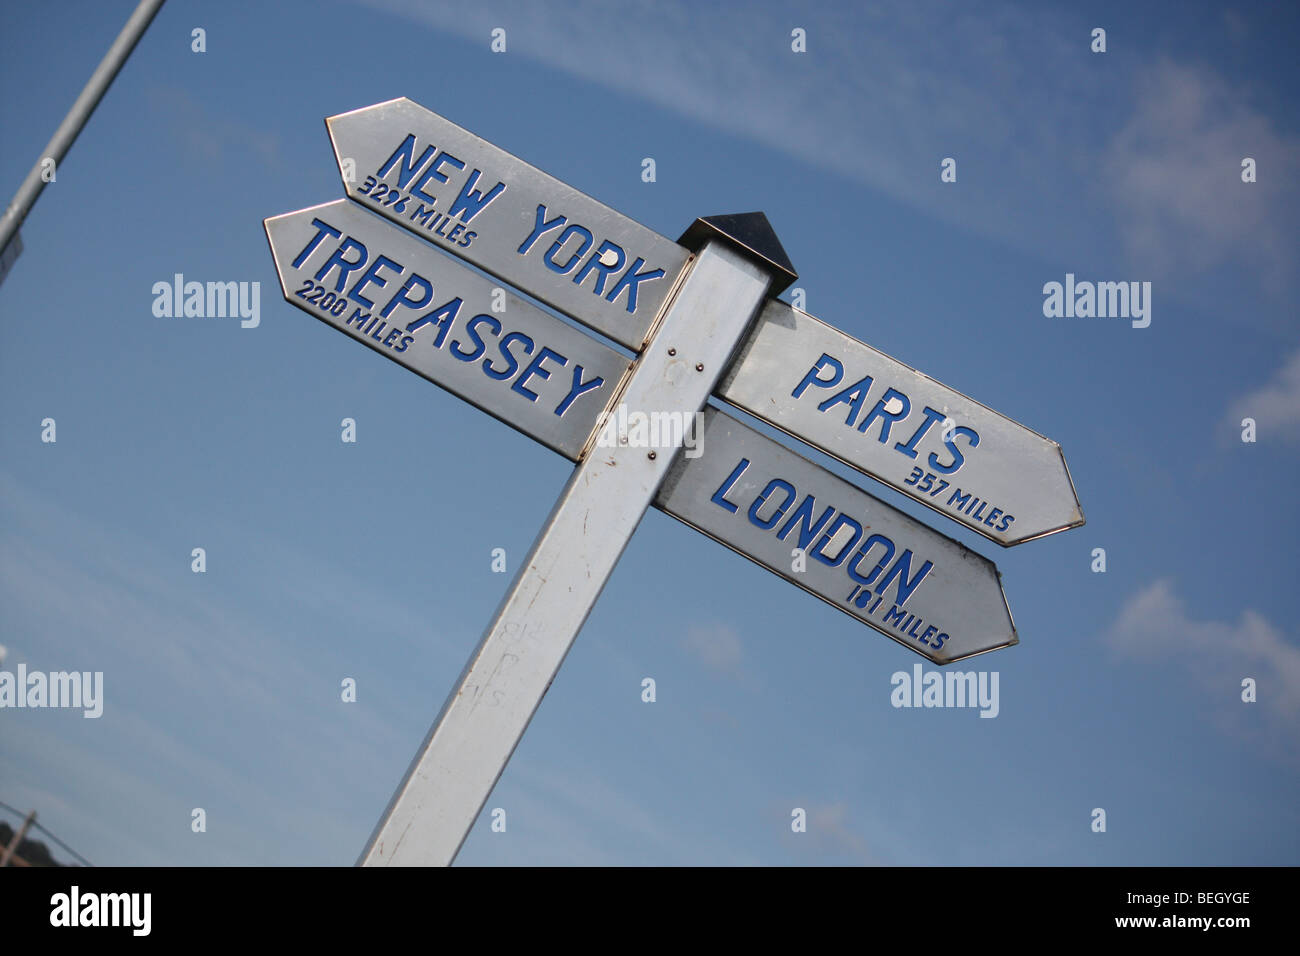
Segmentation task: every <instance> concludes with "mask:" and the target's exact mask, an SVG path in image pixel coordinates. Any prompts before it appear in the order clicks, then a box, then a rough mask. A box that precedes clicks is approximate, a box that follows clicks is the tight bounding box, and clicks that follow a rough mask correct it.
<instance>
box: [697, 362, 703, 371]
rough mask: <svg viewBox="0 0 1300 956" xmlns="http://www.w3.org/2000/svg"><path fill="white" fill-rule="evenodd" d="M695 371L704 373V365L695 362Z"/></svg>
mask: <svg viewBox="0 0 1300 956" xmlns="http://www.w3.org/2000/svg"><path fill="white" fill-rule="evenodd" d="M695 371H697V372H703V371H704V363H703V362H696V363H695Z"/></svg>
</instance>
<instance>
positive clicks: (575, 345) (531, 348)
mask: <svg viewBox="0 0 1300 956" xmlns="http://www.w3.org/2000/svg"><path fill="white" fill-rule="evenodd" d="M265 225H266V235H267V238H268V239H269V240H270V243H271V255H272V256H273V257H274V258H275V269H276V272H277V273H279V276H280V287H281V289H282V290H283V292H284V298H285V301H287V302H291V303H293V304H294V305H296V306H298V308H300V309H302V310H303V311H304V312H307V313H309V314H311V315H314V316H315V317H316V318H318V319H320V320H321V321H322V322H324V323H325V324H327V325H330V326H333V327H334V328H336V329H338V330H339V331H340V332H343V333H345V334H346V335H348V336H349V337H351V338H353V339H356V340H357V341H359V342H362V343H364V344H365V345H367V346H369V347H370V348H372V349H374V350H375V351H376V352H378V353H379V354H381V355H384V356H386V357H388V358H390V359H392V360H393V361H394V362H397V363H398V364H399V365H404V366H405V367H406V368H408V369H410V370H411V371H412V372H415V373H416V374H417V375H421V376H423V377H424V378H426V379H428V380H429V381H431V382H433V383H434V384H435V385H440V386H442V387H443V388H445V389H446V390H447V391H449V392H451V393H452V394H453V395H458V396H460V397H461V398H463V399H465V400H466V401H467V402H469V403H470V404H472V405H475V406H477V407H478V408H481V409H482V410H483V411H485V412H487V413H488V414H490V415H492V416H494V417H495V418H498V419H500V420H501V421H503V422H505V423H506V424H507V425H510V426H511V427H513V428H517V429H519V431H521V432H523V433H524V434H525V435H528V436H530V437H532V438H535V439H537V441H539V442H541V443H542V444H543V445H546V446H547V447H548V448H552V449H554V450H555V451H558V452H559V453H560V454H562V455H564V456H565V457H566V458H568V459H570V460H572V461H576V460H577V459H578V456H579V454H580V453H581V451H582V448H583V445H584V444H585V443H586V441H587V437H588V436H589V435H590V434H591V432H592V430H593V429H594V428H595V426H596V423H597V421H598V419H599V418H600V414H601V412H602V411H603V410H604V409H605V406H606V405H607V404H608V402H609V401H610V399H611V398H612V396H613V394H614V391H615V390H616V389H617V388H618V384H619V381H620V379H621V378H622V377H623V375H624V373H625V372H626V371H627V369H628V367H629V364H630V363H629V362H628V360H627V359H626V358H625V357H624V356H622V355H620V354H619V353H618V352H617V351H615V350H614V349H612V348H610V347H609V346H607V345H604V344H602V343H600V342H597V341H596V340H595V339H593V338H592V337H591V336H589V335H584V334H583V333H582V332H579V331H578V330H577V329H574V328H572V327H571V326H568V325H566V324H565V323H564V322H562V321H560V320H559V319H557V318H556V317H555V316H553V315H548V314H547V313H546V312H544V311H543V310H541V309H539V308H538V307H537V306H535V305H531V304H530V303H528V302H525V301H524V300H523V299H521V298H519V297H518V296H516V295H511V294H510V293H508V292H506V291H505V290H504V289H500V288H499V287H497V286H496V284H495V283H493V282H492V281H490V280H489V279H486V278H484V277H483V276H481V275H479V274H478V273H476V272H474V271H473V270H472V269H470V268H468V267H466V266H463V265H461V264H460V263H459V262H457V261H456V260H455V259H452V258H450V257H449V256H445V255H443V254H442V253H440V252H438V251H437V250H435V249H430V248H429V247H428V246H427V245H426V244H424V243H422V242H420V241H419V240H417V239H414V238H412V237H410V236H408V235H406V234H405V233H403V232H401V231H399V230H397V229H394V228H393V227H392V226H390V225H388V223H386V222H384V221H383V220H382V219H379V218H377V217H375V216H373V215H372V214H370V213H368V212H366V211H365V210H364V209H362V208H361V207H360V206H358V205H357V204H356V203H354V202H350V201H349V200H347V199H339V200H337V201H335V202H332V203H326V204H325V205H322V206H313V207H312V208H310V209H303V210H301V211H299V212H291V213H288V214H286V215H283V216H275V217H274V218H272V219H267V220H266V223H265Z"/></svg>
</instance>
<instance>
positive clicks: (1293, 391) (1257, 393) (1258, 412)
mask: <svg viewBox="0 0 1300 956" xmlns="http://www.w3.org/2000/svg"><path fill="white" fill-rule="evenodd" d="M1245 418H1253V419H1254V420H1255V426H1256V433H1255V438H1256V440H1257V441H1260V442H1267V441H1269V440H1270V439H1274V438H1281V439H1283V440H1285V441H1291V442H1296V441H1300V351H1297V352H1295V353H1294V354H1293V355H1292V356H1291V357H1290V358H1289V359H1287V361H1286V362H1285V363H1284V364H1283V365H1282V367H1281V368H1279V369H1278V370H1277V372H1276V373H1274V375H1273V377H1272V378H1271V379H1269V380H1268V381H1267V382H1265V383H1264V384H1263V385H1261V386H1260V387H1259V388H1257V389H1255V390H1254V391H1252V392H1249V393H1247V394H1246V395H1243V396H1242V397H1241V398H1239V399H1237V400H1236V401H1235V402H1233V403H1232V406H1231V408H1230V410H1229V412H1228V425H1229V427H1230V429H1231V430H1232V431H1233V433H1234V434H1235V433H1236V432H1237V431H1238V430H1239V429H1240V427H1241V421H1242V419H1245Z"/></svg>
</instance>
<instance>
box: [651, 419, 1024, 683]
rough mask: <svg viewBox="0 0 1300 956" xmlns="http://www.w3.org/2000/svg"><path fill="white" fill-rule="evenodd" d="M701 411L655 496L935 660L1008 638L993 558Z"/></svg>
mask: <svg viewBox="0 0 1300 956" xmlns="http://www.w3.org/2000/svg"><path fill="white" fill-rule="evenodd" d="M704 420H705V424H704V430H703V433H702V434H701V435H700V436H698V438H697V441H698V443H699V444H698V447H699V448H700V449H701V450H702V452H703V453H702V454H701V455H699V457H696V458H689V457H687V456H686V455H685V454H680V455H678V457H677V459H676V460H675V461H674V462H673V468H672V470H671V471H670V472H669V473H668V477H667V478H666V479H665V481H664V484H663V486H662V487H661V488H660V490H659V495H658V497H657V498H656V499H655V505H656V507H658V508H660V509H662V510H663V511H665V512H667V513H668V514H670V515H672V516H673V517H674V518H678V519H679V520H681V521H684V522H685V523H686V524H688V525H690V526H691V527H693V528H695V529H696V530H698V531H702V532H703V533H704V534H706V535H708V536H709V537H711V538H714V539H716V540H717V541H720V542H722V543H723V544H725V545H726V546H727V547H729V548H731V549H732V550H733V551H735V552H737V553H738V554H742V555H744V556H745V557H747V558H749V559H750V560H751V561H754V562H756V563H758V564H760V565H762V566H763V567H765V568H767V569H768V570H769V571H773V572H775V573H776V574H778V575H780V576H781V577H782V578H784V579H785V580H787V581H789V582H791V583H792V584H796V585H798V586H799V587H801V588H803V589H804V590H805V591H808V592H809V593H810V594H814V595H816V596H817V597H819V598H821V599H822V600H823V601H826V602H827V603H828V604H833V605H834V606H835V607H838V608H839V609H840V610H842V611H844V612H846V613H848V614H849V615H851V616H852V617H855V618H857V619H858V620H859V621H861V622H862V623H864V624H868V625H870V626H871V627H873V628H875V629H876V630H877V631H880V632H881V633H882V634H884V635H886V636H887V637H891V638H893V639H894V640H896V641H898V643H900V644H902V645H903V646H905V647H907V648H910V649H911V650H913V651H916V652H917V653H918V654H921V655H923V656H925V657H927V658H929V659H930V660H932V661H934V662H935V663H937V664H948V663H952V662H953V661H958V660H962V659H963V658H966V657H970V656H972V655H974V654H981V653H983V652H985V651H991V650H995V649H996V648H999V647H1007V646H1009V645H1011V644H1016V643H1018V641H1019V638H1018V637H1017V636H1016V627H1015V623H1014V622H1013V621H1012V619H1011V611H1010V609H1009V608H1008V607H1007V601H1006V596H1005V595H1004V594H1003V592H1002V583H1001V578H1000V575H999V574H998V569H997V568H996V567H995V566H994V564H993V562H991V561H989V560H988V559H987V558H984V557H981V556H980V555H978V554H976V553H975V552H974V551H971V550H969V549H968V548H966V547H965V546H964V545H962V544H960V543H959V542H956V541H954V540H952V539H951V538H948V537H945V536H944V535H942V534H940V533H939V532H937V531H934V530H932V529H930V528H928V527H926V526H925V525H923V524H921V523H920V522H919V521H916V520H915V519H913V518H910V517H908V516H907V515H905V514H903V512H901V511H899V510H897V509H896V508H893V507H891V506H890V505H888V504H886V503H885V502H883V501H881V500H880V499H878V498H875V497H873V496H871V495H869V494H867V493H866V492H864V491H862V490H861V489H859V488H857V487H855V486H854V485H851V484H850V483H849V482H847V481H844V480H842V479H840V478H838V477H836V476H835V475H833V474H831V473H830V472H829V471H827V470H826V469H825V468H823V467H821V466H820V465H818V464H815V463H814V462H811V461H809V460H808V459H806V458H804V457H803V456H802V455H798V454H796V453H795V452H793V451H791V450H790V449H788V448H786V447H785V446H784V445H782V444H780V443H779V442H775V441H773V440H772V439H770V438H768V437H767V436H765V435H762V434H760V433H759V432H757V431H755V430H754V429H753V428H750V427H749V426H748V425H745V424H743V423H741V422H739V421H737V420H736V419H735V418H733V417H731V416H729V415H727V414H726V413H725V412H722V411H721V410H719V409H716V408H712V407H709V408H706V409H705V411H704ZM796 549H799V552H801V553H802V560H799V558H798V553H796Z"/></svg>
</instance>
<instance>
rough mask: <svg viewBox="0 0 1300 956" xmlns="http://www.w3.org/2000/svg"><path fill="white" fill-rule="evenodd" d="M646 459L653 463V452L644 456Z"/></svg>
mask: <svg viewBox="0 0 1300 956" xmlns="http://www.w3.org/2000/svg"><path fill="white" fill-rule="evenodd" d="M646 457H647V458H649V459H650V460H651V461H654V460H655V453H654V452H650V454H648V455H646Z"/></svg>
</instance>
